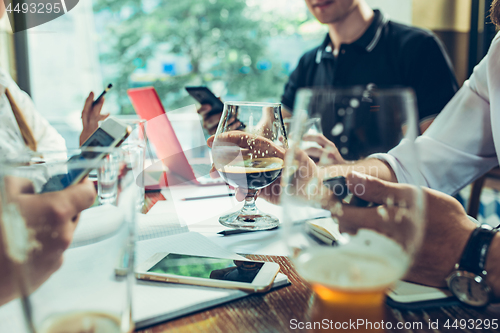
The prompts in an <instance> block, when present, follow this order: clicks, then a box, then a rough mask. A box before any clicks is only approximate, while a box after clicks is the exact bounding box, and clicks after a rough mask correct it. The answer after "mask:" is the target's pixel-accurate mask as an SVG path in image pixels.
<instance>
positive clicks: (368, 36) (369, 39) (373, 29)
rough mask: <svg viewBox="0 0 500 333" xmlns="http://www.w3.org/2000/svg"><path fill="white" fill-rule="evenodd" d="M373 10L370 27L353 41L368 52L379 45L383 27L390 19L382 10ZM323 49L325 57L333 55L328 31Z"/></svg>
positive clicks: (322, 45)
mask: <svg viewBox="0 0 500 333" xmlns="http://www.w3.org/2000/svg"><path fill="white" fill-rule="evenodd" d="M373 12H374V17H373V21H372V23H371V24H370V26H369V27H368V29H366V31H365V33H364V34H363V35H362V36H361V37H360V38H358V40H356V41H354V42H353V43H351V45H357V46H360V47H361V48H363V49H365V50H366V52H371V51H373V49H374V48H375V46H377V44H378V42H379V41H380V37H381V36H382V29H383V28H384V26H385V25H386V24H387V22H388V21H389V19H388V18H387V17H386V16H385V15H384V14H383V13H382V12H381V11H380V10H378V9H375V10H374V11H373ZM321 50H322V51H324V52H323V57H324V56H328V55H329V54H330V55H331V53H332V47H331V46H330V35H329V34H328V33H327V34H326V37H325V39H324V41H323V44H321Z"/></svg>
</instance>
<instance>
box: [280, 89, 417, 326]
mask: <svg viewBox="0 0 500 333" xmlns="http://www.w3.org/2000/svg"><path fill="white" fill-rule="evenodd" d="M293 117H294V118H293V124H292V131H291V133H292V136H293V137H292V138H291V142H293V144H291V147H290V149H289V150H288V152H287V154H286V156H285V168H284V171H283V173H282V185H283V193H282V195H281V202H282V205H283V208H284V209H283V212H284V216H285V217H284V219H285V221H284V225H285V228H284V234H285V236H286V237H285V239H286V242H287V245H288V247H289V250H290V253H291V258H292V260H293V262H294V264H295V266H296V269H297V271H298V272H299V274H300V275H301V276H302V277H303V278H304V279H305V280H307V281H308V282H309V283H310V286H311V288H312V289H313V290H314V292H315V296H316V297H315V300H316V305H315V306H314V308H313V309H314V310H313V313H312V317H313V318H315V320H316V319H317V320H319V321H321V320H322V319H328V320H330V322H329V323H333V324H332V325H337V326H336V327H333V328H335V329H339V328H340V330H342V329H343V330H346V331H349V328H352V326H350V325H347V326H346V325H344V326H342V324H343V323H345V322H347V323H349V322H350V321H351V322H352V321H354V322H356V323H359V324H362V325H361V326H359V327H357V330H356V331H363V332H372V331H380V329H381V328H382V326H381V321H382V320H383V319H384V317H383V314H384V311H383V310H384V307H383V304H384V301H385V293H386V291H387V289H388V288H390V287H391V286H392V285H393V284H394V283H395V282H397V281H398V280H400V279H401V278H403V277H404V275H405V273H406V272H407V270H408V269H409V267H410V263H411V262H412V258H413V256H414V254H415V252H416V251H417V249H418V248H419V246H420V243H421V240H422V234H423V217H424V207H423V199H422V191H421V190H420V189H419V187H417V186H412V185H410V184H405V185H402V186H400V187H398V188H394V186H391V183H388V182H383V181H381V180H378V179H377V177H378V176H379V175H378V173H377V171H378V169H377V165H378V164H385V163H393V162H394V161H393V160H391V159H390V158H388V159H387V158H386V157H387V155H382V154H379V153H386V152H389V151H390V150H391V149H400V150H401V149H402V150H404V151H405V154H406V155H405V156H406V158H407V159H408V160H409V161H410V162H411V163H408V165H410V167H409V169H407V170H405V172H414V170H412V168H415V169H416V168H417V167H418V164H417V158H416V153H415V148H414V145H413V142H414V140H415V138H416V136H417V133H418V130H417V113H416V101H415V95H414V93H413V91H411V90H408V89H377V88H375V87H353V88H348V89H323V90H310V89H304V90H300V91H299V93H298V96H297V100H296V103H295V109H294V116H293ZM312 118H320V119H321V126H322V128H323V133H324V136H325V140H328V142H327V141H324V142H322V147H323V150H322V153H321V155H320V156H319V158H318V160H317V161H316V163H315V162H314V161H313V160H312V159H311V158H310V157H309V156H308V154H307V150H306V149H304V148H302V147H301V143H302V142H303V141H304V137H305V136H307V135H308V134H307V126H306V125H307V124H308V120H309V119H312ZM384 158H386V159H384ZM382 160H383V161H384V162H382ZM358 320H359V321H358ZM367 322H370V323H372V324H371V325H370V324H368V325H367V326H363V324H366V323H367ZM339 325H340V326H339Z"/></svg>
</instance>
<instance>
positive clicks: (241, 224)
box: [219, 211, 280, 230]
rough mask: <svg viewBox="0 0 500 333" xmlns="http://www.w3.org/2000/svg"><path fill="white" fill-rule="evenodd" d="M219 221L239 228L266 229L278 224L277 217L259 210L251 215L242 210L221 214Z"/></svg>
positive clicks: (227, 225) (224, 224)
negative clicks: (243, 212)
mask: <svg viewBox="0 0 500 333" xmlns="http://www.w3.org/2000/svg"><path fill="white" fill-rule="evenodd" d="M219 222H220V224H222V225H223V226H226V227H229V228H233V229H241V230H268V229H273V228H276V227H277V226H278V225H279V224H280V221H279V219H278V218H277V217H275V216H272V215H269V214H263V213H261V212H259V211H257V212H256V214H255V213H254V214H251V215H244V214H242V211H237V212H234V213H230V214H227V215H223V216H221V217H220V218H219Z"/></svg>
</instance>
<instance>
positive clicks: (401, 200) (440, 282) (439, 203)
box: [338, 173, 476, 287]
mask: <svg viewBox="0 0 500 333" xmlns="http://www.w3.org/2000/svg"><path fill="white" fill-rule="evenodd" d="M347 184H348V186H349V189H350V190H351V191H355V189H356V187H360V186H361V187H363V189H364V190H363V191H358V193H359V194H358V196H359V197H360V198H361V199H364V200H366V201H369V202H374V203H378V204H380V206H378V207H372V208H358V207H354V206H349V205H344V206H343V214H342V216H338V219H339V221H340V229H341V231H342V232H349V233H352V234H355V233H356V232H357V230H358V229H361V228H368V229H374V230H375V231H377V232H379V233H381V234H385V235H387V236H388V237H391V238H393V237H394V239H395V240H396V241H398V239H397V237H405V239H406V243H405V242H403V239H399V241H400V244H402V245H406V246H407V248H410V249H411V247H412V246H418V245H419V239H420V238H419V237H418V233H417V232H418V231H419V229H418V228H416V227H417V226H418V224H419V223H423V224H424V225H423V227H424V230H423V234H422V244H421V245H420V247H417V248H418V250H417V252H416V253H415V255H414V261H413V265H412V267H411V269H410V270H409V271H408V273H407V275H406V280H408V281H411V282H415V283H420V284H424V285H429V286H435V287H444V286H446V278H447V277H448V276H449V275H450V274H451V272H452V271H453V270H454V266H455V264H456V263H457V262H458V261H459V260H460V256H461V255H462V252H463V250H464V248H465V245H466V244H467V241H468V239H469V237H470V235H471V233H472V231H473V230H474V229H475V228H476V224H475V223H474V222H472V221H471V220H470V219H469V218H468V216H467V214H466V212H465V210H464V208H463V207H462V205H461V204H460V203H459V202H458V201H457V200H456V199H455V198H453V197H451V196H449V195H446V194H444V193H442V192H438V191H435V190H431V189H427V188H422V191H423V195H424V200H425V216H423V220H418V216H416V215H414V214H417V213H418V212H420V211H421V210H422V207H421V206H416V205H418V202H419V201H418V200H416V197H415V195H416V194H417V193H416V192H415V187H412V186H409V185H406V184H395V183H390V182H385V181H382V180H380V179H377V178H374V177H369V176H364V175H361V174H356V173H351V174H349V175H348V177H347ZM388 198H390V203H389V201H388ZM403 205H404V206H403ZM400 207H404V208H403V209H405V211H406V213H405V214H406V215H405V214H403V215H401V214H398V211H397V210H398V209H402V208H400ZM381 209H384V211H386V212H387V213H388V214H387V215H382V214H379V212H380V211H381ZM408 212H409V213H411V215H407V214H408ZM398 215H399V216H400V217H399V219H398V217H397V216H398ZM403 227H405V228H407V231H406V232H399V233H394V230H400V231H401V230H403V229H402V228H403Z"/></svg>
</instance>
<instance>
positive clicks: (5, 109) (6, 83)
mask: <svg viewBox="0 0 500 333" xmlns="http://www.w3.org/2000/svg"><path fill="white" fill-rule="evenodd" d="M6 88H8V89H9V91H10V92H11V94H12V96H13V98H14V100H15V101H16V103H17V105H18V106H19V108H20V109H21V111H22V113H23V115H24V118H25V119H26V122H27V124H28V126H29V127H30V128H31V130H32V132H33V136H34V137H35V140H36V142H37V150H38V151H47V150H52V151H56V150H66V143H65V141H64V138H63V137H62V136H61V135H60V134H59V133H58V132H57V131H56V130H55V128H53V127H52V126H51V125H50V124H49V122H48V121H47V120H46V119H45V118H43V117H42V115H41V114H40V113H38V111H37V110H36V108H35V105H34V104H33V101H32V100H31V98H30V97H29V96H28V94H26V93H25V92H24V91H22V90H21V89H20V88H19V87H18V86H17V84H16V83H15V82H14V80H12V78H11V77H10V76H9V74H8V73H7V72H6V71H4V70H2V69H0V120H1V121H0V153H2V154H13V153H16V152H19V151H20V150H21V151H22V150H23V149H26V148H27V147H26V145H25V143H24V140H23V138H22V135H21V132H20V130H19V126H18V125H17V122H16V120H15V117H14V114H13V111H12V108H11V106H10V103H9V101H8V99H7V97H6V96H5V89H6Z"/></svg>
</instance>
